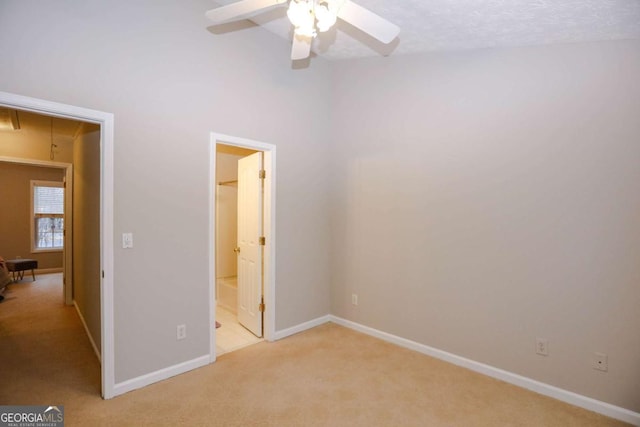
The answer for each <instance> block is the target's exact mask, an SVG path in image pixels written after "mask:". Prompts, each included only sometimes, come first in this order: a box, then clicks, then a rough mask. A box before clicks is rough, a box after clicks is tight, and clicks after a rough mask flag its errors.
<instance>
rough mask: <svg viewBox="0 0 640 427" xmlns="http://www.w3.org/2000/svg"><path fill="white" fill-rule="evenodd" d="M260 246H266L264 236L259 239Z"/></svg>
mask: <svg viewBox="0 0 640 427" xmlns="http://www.w3.org/2000/svg"><path fill="white" fill-rule="evenodd" d="M258 244H259V245H260V246H264V245H266V239H265V238H264V236H261V237H258Z"/></svg>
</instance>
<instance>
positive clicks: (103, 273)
mask: <svg viewBox="0 0 640 427" xmlns="http://www.w3.org/2000/svg"><path fill="white" fill-rule="evenodd" d="M102 278H103V279H104V270H102Z"/></svg>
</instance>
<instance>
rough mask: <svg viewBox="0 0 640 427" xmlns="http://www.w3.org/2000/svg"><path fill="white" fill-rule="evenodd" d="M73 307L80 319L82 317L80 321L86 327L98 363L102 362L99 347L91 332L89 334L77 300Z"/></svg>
mask: <svg viewBox="0 0 640 427" xmlns="http://www.w3.org/2000/svg"><path fill="white" fill-rule="evenodd" d="M73 306H74V307H75V308H76V311H77V312H78V317H80V321H81V322H82V326H84V331H85V332H86V333H87V337H88V338H89V342H90V343H91V347H92V348H93V352H94V353H95V354H96V356H97V357H98V361H100V362H102V361H101V356H100V350H98V346H97V345H96V342H95V341H94V340H93V337H92V336H91V332H89V327H88V326H87V322H85V320H84V316H83V315H82V311H80V307H78V303H77V302H76V301H75V300H74V301H73Z"/></svg>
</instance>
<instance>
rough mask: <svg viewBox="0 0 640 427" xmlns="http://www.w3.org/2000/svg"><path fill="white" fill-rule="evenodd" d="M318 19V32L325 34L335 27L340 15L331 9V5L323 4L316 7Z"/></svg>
mask: <svg viewBox="0 0 640 427" xmlns="http://www.w3.org/2000/svg"><path fill="white" fill-rule="evenodd" d="M316 19H317V20H318V23H317V26H318V31H320V32H321V33H324V32H325V31H327V30H329V28H331V27H333V25H334V24H335V23H336V21H337V20H338V15H337V14H336V13H335V11H332V10H331V9H330V8H329V5H324V4H322V5H318V6H316Z"/></svg>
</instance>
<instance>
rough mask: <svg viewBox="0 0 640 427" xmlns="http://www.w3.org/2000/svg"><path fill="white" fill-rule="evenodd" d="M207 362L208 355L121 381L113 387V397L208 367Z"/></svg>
mask: <svg viewBox="0 0 640 427" xmlns="http://www.w3.org/2000/svg"><path fill="white" fill-rule="evenodd" d="M209 360H210V359H209V355H208V354H207V355H206V356H200V357H197V358H195V359H192V360H188V361H186V362H183V363H179V364H177V365H173V366H169V367H168V368H164V369H160V370H159V371H155V372H150V373H148V374H145V375H141V376H139V377H136V378H132V379H130V380H127V381H123V382H121V383H118V384H116V385H114V386H113V396H114V397H115V396H118V395H121V394H124V393H127V392H130V391H133V390H136V389H139V388H142V387H146V386H148V385H150V384H153V383H156V382H158V381H162V380H166V379H168V378H171V377H175V376H176V375H180V374H184V373H185V372H188V371H191V370H193V369H197V368H200V367H202V366H205V365H208V364H209Z"/></svg>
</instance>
